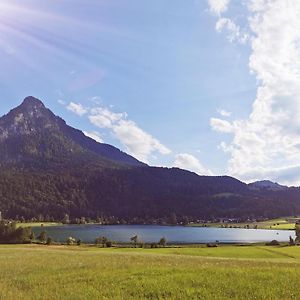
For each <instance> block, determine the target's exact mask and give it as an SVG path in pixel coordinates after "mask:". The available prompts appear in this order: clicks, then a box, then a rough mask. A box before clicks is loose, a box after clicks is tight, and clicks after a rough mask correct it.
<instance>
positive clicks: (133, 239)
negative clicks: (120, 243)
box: [130, 235, 138, 248]
mask: <svg viewBox="0 0 300 300" xmlns="http://www.w3.org/2000/svg"><path fill="white" fill-rule="evenodd" d="M130 241H131V242H132V243H133V244H134V247H135V248H136V246H137V243H138V236H137V235H135V236H133V237H131V238H130Z"/></svg>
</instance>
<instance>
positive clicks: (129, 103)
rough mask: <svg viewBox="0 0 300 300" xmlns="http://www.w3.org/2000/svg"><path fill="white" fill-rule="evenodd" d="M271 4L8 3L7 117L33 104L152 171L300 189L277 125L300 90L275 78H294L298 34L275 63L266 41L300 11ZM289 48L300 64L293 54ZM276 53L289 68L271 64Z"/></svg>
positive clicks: (2, 11)
mask: <svg viewBox="0 0 300 300" xmlns="http://www.w3.org/2000/svg"><path fill="white" fill-rule="evenodd" d="M269 2H270V1H269V0H268V1H267V0H265V1H264V0H262V1H260V0H249V1H236V0H235V1H234V0H232V1H230V0H208V1H206V0H199V1H194V0H187V1H182V0H172V1H171V0H163V1H162V0H153V1H141V0H88V1H87V0H72V1H71V0H59V1H56V0H52V1H38V0H22V1H21V0H9V1H8V0H7V1H6V0H0V52H1V56H0V63H1V72H0V88H1V97H0V99H1V100H0V103H1V107H0V113H1V114H5V113H7V111H8V110H9V109H11V108H13V107H14V106H16V105H18V104H19V103H20V102H21V101H22V99H23V98H24V97H25V96H28V95H33V96H35V97H37V98H39V99H41V100H42V101H43V102H44V103H45V104H46V106H48V107H49V108H50V109H52V110H53V111H54V112H55V113H56V114H58V115H60V116H61V117H63V118H64V119H65V120H66V121H67V123H68V124H70V125H72V126H74V127H76V128H79V129H81V130H83V131H84V132H86V134H88V135H91V136H93V137H94V138H97V139H99V140H101V141H103V142H105V143H109V144H113V145H115V146H117V147H119V148H121V149H122V150H125V151H127V152H129V153H130V154H133V155H134V156H136V157H137V158H139V159H141V160H144V161H146V162H148V163H149V164H151V165H158V166H169V167H171V166H179V167H182V168H186V169H190V170H193V171H196V172H197V173H199V174H215V175H221V174H230V175H233V176H236V177H238V178H240V179H242V180H246V181H251V180H257V179H263V178H267V179H272V180H276V181H280V182H282V183H286V184H298V182H300V180H299V178H298V175H297V174H298V164H299V165H300V157H298V152H297V151H299V150H297V149H298V148H299V147H298V146H297V145H298V144H299V145H300V141H299V143H298V142H297V143H296V142H295V136H294V135H293V134H292V133H291V131H289V132H286V131H285V130H286V128H287V123H284V120H283V121H282V122H281V123H279V122H278V120H279V119H280V118H281V117H282V114H284V113H286V114H287V115H288V113H290V111H291V106H289V105H288V106H287V105H286V104H287V103H290V104H291V105H292V102H293V101H294V100H293V99H298V98H297V97H298V91H295V93H296V94H294V95H284V97H286V98H284V99H285V101H282V99H283V94H284V93H282V91H279V90H278V91H277V94H276V91H275V92H274V90H275V89H274V88H273V85H276V87H278V86H279V85H280V84H281V83H282V85H280V86H282V87H283V88H284V85H283V82H285V84H287V85H288V84H289V86H290V84H291V82H286V81H288V80H292V79H290V78H288V76H287V77H286V78H281V77H280V76H281V75H279V71H278V72H277V73H276V70H279V69H280V68H279V67H282V68H286V69H285V74H290V73H292V72H293V71H295V70H294V69H293V68H292V67H290V66H288V67H287V66H286V62H289V60H288V59H289V58H290V56H292V55H296V56H297V53H298V52H297V51H298V50H299V45H300V43H298V44H297V43H296V41H299V36H297V35H296V34H293V32H292V33H290V35H289V36H288V37H290V40H286V41H282V39H281V41H280V36H279V37H275V38H274V40H275V42H277V44H276V43H275V42H274V45H272V47H277V48H278V47H279V48H280V49H282V51H281V52H283V53H284V54H282V53H281V54H278V57H276V56H275V55H276V53H275V54H274V53H273V52H272V51H271V50H270V49H265V48H266V47H265V42H264V41H267V40H268V38H270V39H271V40H272V41H273V39H272V38H273V37H272V34H273V35H274V26H281V27H282V26H283V24H285V23H286V22H285V21H286V19H287V20H288V23H291V24H288V25H290V27H288V26H286V27H288V28H286V31H284V29H283V30H281V31H280V32H279V33H278V34H279V35H280V34H282V35H284V36H286V33H287V32H290V31H291V30H289V29H290V28H292V29H293V28H295V26H297V25H298V23H297V18H298V15H297V13H294V12H293V11H294V10H296V11H297V8H298V7H289V5H290V6H293V4H289V3H288V2H289V1H288V0H280V1H276V0H273V1H271V2H273V4H272V7H271V6H270V3H269ZM280 3H281V4H280ZM285 4H286V5H285ZM282 5H283V6H282ZM295 6H297V4H295ZM298 11H299V9H298ZM278 12H281V15H282V20H281V19H280V20H281V21H282V22H277V25H276V22H275V21H274V22H272V18H274V20H275V15H276V14H278ZM284 13H285V14H284ZM291 14H295V16H291ZM255 17H256V18H257V20H258V21H254V19H255ZM264 17H267V18H266V20H267V21H263V20H264ZM293 17H294V18H293ZM251 18H252V19H251ZM285 18H286V19H285ZM259 20H260V21H259ZM268 22H269V23H268ZM293 22H294V23H293ZM266 23H267V24H266ZM270 24H271V25H270ZM274 24H275V25H274ZM272 26H273V27H272ZM271 27H272V28H271ZM268 29H270V31H269V35H267V34H268V32H267V33H266V30H268ZM292 31H293V30H292ZM275 32H276V28H275ZM291 41H292V42H295V49H292V50H295V51H296V54H295V53H294V54H291V51H289V50H290V49H287V48H286V47H285V44H284V43H285V42H286V43H289V42H291ZM277 48H276V49H277ZM268 51H269V52H268ZM263 55H265V56H263ZM272 55H273V56H274V59H277V61H279V63H278V64H280V63H281V62H282V64H281V65H279V66H273V65H268V66H265V64H266V62H267V59H266V58H268V57H270V56H272ZM280 55H281V56H280ZM282 56H283V58H282ZM297 67H298V65H296V66H294V68H296V71H295V74H296V75H295V76H296V78H294V79H295V80H296V81H297V80H298V77H297V76H298V73H297V72H298V71H299V70H298V69H297ZM272 68H274V72H271V71H270V72H269V73H272V76H273V77H272V80H273V81H272V80H270V78H269V77H268V76H267V75H268V74H267V72H266V70H268V71H269V70H270V69H271V70H273V69H272ZM281 70H282V69H281ZM266 74H267V75H266ZM280 74H282V73H280ZM270 76H271V75H270ZM295 86H296V83H295ZM264 89H268V91H273V92H274V93H275V95H271V96H270V97H271V98H270V97H269V96H267V94H266V93H265V94H263V93H261V92H260V91H261V90H264ZM262 94H263V95H262ZM295 95H296V96H295ZM299 95H300V93H299ZM276 97H277V98H276ZM270 99H271V100H270ZM299 103H300V100H299ZM294 104H295V103H294ZM296 104H297V103H296ZM274 105H275V106H274ZM266 107H267V108H266ZM262 108H264V109H265V110H263V109H262ZM276 113H278V118H274V119H273V118H272V117H271V116H276ZM295 114H296V112H295ZM296 117H297V116H296V115H293V118H294V119H296ZM289 118H290V116H289ZM275 119H276V120H275ZM283 119H284V118H283ZM261 120H265V121H264V122H262V121H261ZM280 120H281V119H280ZM292 126H293V129H295V128H296V127H297V124H293V125H292ZM262 132H263V134H262ZM275 132H280V134H278V141H277V142H276V143H275V141H274V139H273V138H272V137H273V136H274V134H275ZM297 138H298V137H297ZM283 139H284V140H285V143H284V145H283V144H282V142H281V141H282V140H283ZM286 145H288V146H286ZM297 147H298V148H297ZM274 152H275V153H274Z"/></svg>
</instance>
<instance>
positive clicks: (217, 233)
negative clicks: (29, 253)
mask: <svg viewBox="0 0 300 300" xmlns="http://www.w3.org/2000/svg"><path fill="white" fill-rule="evenodd" d="M33 230H34V232H35V234H36V236H37V235H38V234H39V233H40V232H41V231H42V230H45V231H46V232H47V235H48V236H51V237H52V238H53V239H54V240H55V241H58V242H65V241H66V239H67V238H68V237H70V236H71V237H73V238H76V239H81V240H82V241H83V242H85V243H93V242H94V241H95V238H97V237H99V236H105V237H107V238H109V239H110V240H112V241H115V242H120V243H128V242H129V241H130V238H131V237H132V236H134V235H138V237H139V240H141V241H143V242H144V243H152V242H158V241H159V240H160V239H161V238H162V237H165V238H166V239H167V242H168V243H174V244H177V243H178V244H184V243H187V244H189V243H213V242H216V241H219V242H221V243H257V242H269V241H271V240H277V241H280V242H286V241H288V240H289V236H292V237H293V238H295V232H294V231H288V230H262V229H239V228H206V227H183V226H157V225H105V226H103V225H63V226H53V227H44V228H42V227H39V228H33Z"/></svg>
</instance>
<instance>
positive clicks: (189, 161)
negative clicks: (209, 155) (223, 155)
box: [174, 153, 212, 175]
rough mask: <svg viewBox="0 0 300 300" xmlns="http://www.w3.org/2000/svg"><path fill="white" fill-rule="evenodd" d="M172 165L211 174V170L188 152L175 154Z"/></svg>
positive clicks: (200, 173) (198, 172)
mask: <svg viewBox="0 0 300 300" xmlns="http://www.w3.org/2000/svg"><path fill="white" fill-rule="evenodd" d="M174 166H175V167H178V168H181V169H185V170H189V171H192V172H195V173H197V174H199V175H212V172H211V171H210V170H209V169H206V168H205V167H204V166H203V165H202V164H201V163H200V161H199V160H198V159H197V158H196V157H195V156H193V155H191V154H188V153H181V154H177V155H176V158H175V162H174Z"/></svg>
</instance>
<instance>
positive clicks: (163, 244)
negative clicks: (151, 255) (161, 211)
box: [158, 237, 167, 247]
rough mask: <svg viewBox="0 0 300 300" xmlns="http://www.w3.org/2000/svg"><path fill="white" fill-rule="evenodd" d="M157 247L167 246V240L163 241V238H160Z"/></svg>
mask: <svg viewBox="0 0 300 300" xmlns="http://www.w3.org/2000/svg"><path fill="white" fill-rule="evenodd" d="M158 245H159V246H162V247H165V246H166V245H167V240H166V239H165V237H162V238H161V239H160V240H159V242H158Z"/></svg>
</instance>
